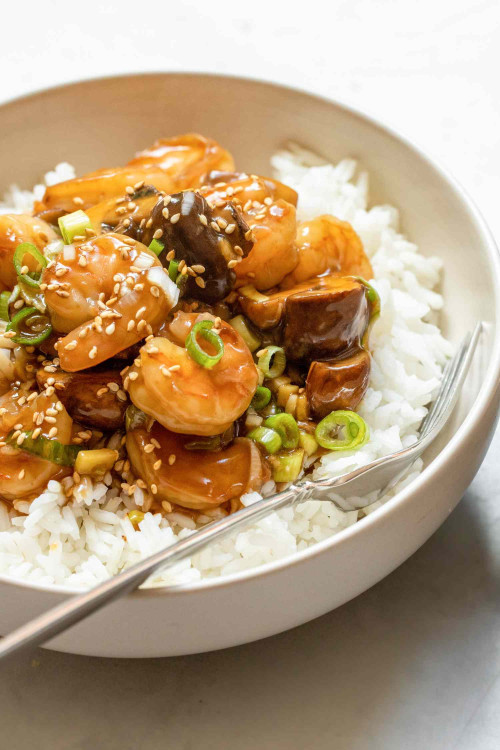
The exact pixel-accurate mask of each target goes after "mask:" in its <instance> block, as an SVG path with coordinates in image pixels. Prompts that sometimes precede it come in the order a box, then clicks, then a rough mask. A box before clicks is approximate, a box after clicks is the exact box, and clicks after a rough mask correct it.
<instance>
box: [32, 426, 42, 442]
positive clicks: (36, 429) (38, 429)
mask: <svg viewBox="0 0 500 750" xmlns="http://www.w3.org/2000/svg"><path fill="white" fill-rule="evenodd" d="M41 432H42V428H41V427H36V428H35V429H34V430H33V432H32V434H31V437H32V438H33V440H36V439H37V437H39V435H40V434H41Z"/></svg>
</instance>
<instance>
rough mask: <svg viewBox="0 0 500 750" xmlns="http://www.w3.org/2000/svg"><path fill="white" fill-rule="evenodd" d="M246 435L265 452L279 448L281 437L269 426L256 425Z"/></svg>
mask: <svg viewBox="0 0 500 750" xmlns="http://www.w3.org/2000/svg"><path fill="white" fill-rule="evenodd" d="M247 437H249V438H250V440H254V441H255V442H256V443H259V444H260V445H262V447H263V448H264V450H265V451H266V453H276V451H279V449H280V448H281V438H280V436H279V435H278V433H277V432H276V431H275V430H271V429H270V428H269V427H256V428H255V430H252V431H251V432H249V433H248V435H247Z"/></svg>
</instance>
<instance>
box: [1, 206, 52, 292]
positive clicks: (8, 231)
mask: <svg viewBox="0 0 500 750" xmlns="http://www.w3.org/2000/svg"><path fill="white" fill-rule="evenodd" d="M55 239H57V235H56V233H55V232H54V230H53V229H52V227H51V226H49V224H47V222H45V221H43V219H38V218H35V217H33V216H27V215H25V214H1V215H0V291H1V290H2V289H13V288H14V286H15V285H16V283H17V274H16V270H15V268H14V264H13V258H14V252H15V250H16V247H17V246H18V245H20V244H21V243H22V242H31V243H32V244H33V245H35V247H37V248H38V250H43V248H44V247H45V246H46V245H48V243H49V242H52V241H53V240H55ZM25 262H26V265H27V266H28V268H29V269H30V270H31V271H34V270H35V267H36V261H35V259H34V258H32V257H31V256H29V255H26V256H25Z"/></svg>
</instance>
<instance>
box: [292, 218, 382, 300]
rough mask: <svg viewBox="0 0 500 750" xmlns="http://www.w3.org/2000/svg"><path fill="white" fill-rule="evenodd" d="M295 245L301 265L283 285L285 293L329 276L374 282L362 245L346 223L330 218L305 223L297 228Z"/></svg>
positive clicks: (298, 264)
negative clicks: (357, 277) (297, 285)
mask: <svg viewBox="0 0 500 750" xmlns="http://www.w3.org/2000/svg"><path fill="white" fill-rule="evenodd" d="M296 242H297V248H298V262H297V265H296V266H295V268H294V269H293V271H292V272H291V273H289V274H288V276H286V278H284V279H283V281H282V282H281V287H282V288H283V289H290V288H291V287H293V286H296V284H300V283H301V282H303V281H306V280H307V279H312V278H314V277H315V276H321V275H322V274H324V273H326V272H328V273H332V272H338V273H341V274H342V275H343V276H362V277H363V278H364V279H371V278H373V271H372V267H371V263H370V261H369V260H368V257H367V255H366V253H365V251H364V249H363V243H362V242H361V240H360V238H359V237H358V235H357V234H356V232H355V231H354V229H353V228H352V226H351V225H350V224H349V223H348V222H347V221H341V220H340V219H336V218H335V217H334V216H329V215H328V214H325V215H323V216H318V217H317V218H316V219H312V221H303V222H301V223H300V224H299V225H298V227H297V241H296Z"/></svg>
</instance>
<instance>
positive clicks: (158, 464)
mask: <svg viewBox="0 0 500 750" xmlns="http://www.w3.org/2000/svg"><path fill="white" fill-rule="evenodd" d="M161 464H162V461H161V458H159V459H158V461H155V463H154V464H153V469H154V470H155V471H158V469H159V468H160V466H161Z"/></svg>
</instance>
